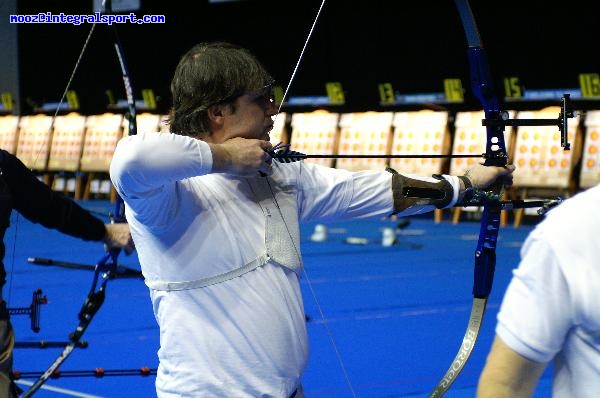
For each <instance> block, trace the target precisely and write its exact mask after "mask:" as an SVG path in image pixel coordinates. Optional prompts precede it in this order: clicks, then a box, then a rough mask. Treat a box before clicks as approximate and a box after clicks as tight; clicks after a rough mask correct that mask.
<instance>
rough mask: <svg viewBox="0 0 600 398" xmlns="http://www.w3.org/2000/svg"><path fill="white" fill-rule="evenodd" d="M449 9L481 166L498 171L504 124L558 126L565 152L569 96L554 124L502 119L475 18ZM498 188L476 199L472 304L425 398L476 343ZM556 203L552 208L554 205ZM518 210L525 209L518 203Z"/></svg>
mask: <svg viewBox="0 0 600 398" xmlns="http://www.w3.org/2000/svg"><path fill="white" fill-rule="evenodd" d="M455 5H456V7H457V9H458V12H459V14H460V17H461V21H462V24H463V28H464V31H465V35H466V38H467V44H468V52H467V55H468V61H469V67H470V74H471V87H472V90H473V93H474V95H475V97H476V98H477V99H478V100H479V101H480V102H481V105H482V107H483V110H484V113H485V119H484V120H483V121H482V125H483V126H485V127H486V134H487V137H486V148H485V154H486V155H487V156H486V157H485V161H484V163H483V164H484V166H500V167H504V166H506V164H507V161H508V156H507V151H506V144H505V142H504V128H505V127H506V126H508V125H512V126H525V125H553V124H556V125H558V127H559V129H560V131H561V145H562V146H563V147H564V148H565V150H568V149H569V143H568V140H567V131H568V126H567V123H568V122H567V119H568V118H569V117H573V112H572V111H570V110H569V109H568V105H569V104H568V102H569V96H568V95H567V94H565V96H564V97H563V98H562V101H563V107H562V112H561V114H560V116H559V118H558V119H557V120H551V121H548V120H543V121H542V120H540V121H538V122H537V123H536V122H535V121H532V120H513V121H509V120H508V114H507V113H506V112H503V111H501V110H500V107H499V99H498V96H497V95H496V92H495V91H494V87H493V81H492V76H491V73H490V68H489V63H488V60H487V55H486V52H485V49H484V47H483V44H482V41H481V37H480V35H479V31H478V29H477V25H476V23H475V18H474V16H473V12H472V11H471V7H470V5H469V2H468V0H455ZM501 195H502V186H501V185H500V184H495V186H494V187H492V190H491V192H487V193H485V195H483V196H482V197H480V198H478V200H479V201H480V202H481V203H482V204H483V212H482V216H481V227H480V230H479V239H478V241H477V248H476V250H475V267H474V278H473V305H472V308H471V314H470V317H469V323H468V326H467V330H466V332H465V335H464V338H463V341H462V344H461V346H460V348H459V350H458V353H457V354H456V356H455V358H454V360H453V361H452V364H451V365H450V367H449V368H448V370H447V371H446V374H445V375H444V376H443V377H442V379H441V380H440V382H439V383H438V384H437V386H436V387H435V388H434V389H433V391H432V392H431V393H430V395H429V397H430V398H433V397H441V396H443V395H444V394H445V393H446V391H447V390H448V389H449V388H450V386H451V385H452V383H453V382H454V381H455V380H456V378H457V377H458V375H459V373H460V372H461V371H462V369H463V367H464V365H465V364H466V362H467V360H468V359H469V357H470V355H471V352H472V350H473V348H474V346H475V343H476V341H477V337H478V335H479V330H480V328H481V323H482V320H483V316H484V313H485V308H486V304H487V299H488V296H489V294H490V292H491V289H492V284H493V280H494V271H495V267H496V243H497V241H498V232H499V228H500V212H501V210H502V209H503V206H502V201H500V200H499V199H500V196H501ZM558 203H559V202H556V203H555V204H558ZM522 205H523V206H527V203H526V202H523V204H522ZM547 208H548V204H544V206H543V207H542V211H544V210H547Z"/></svg>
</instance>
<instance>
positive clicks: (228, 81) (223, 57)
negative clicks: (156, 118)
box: [169, 42, 272, 137]
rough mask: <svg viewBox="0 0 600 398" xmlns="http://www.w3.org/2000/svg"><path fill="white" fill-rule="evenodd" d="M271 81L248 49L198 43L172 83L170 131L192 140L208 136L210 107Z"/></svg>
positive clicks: (183, 58) (182, 63)
mask: <svg viewBox="0 0 600 398" xmlns="http://www.w3.org/2000/svg"><path fill="white" fill-rule="evenodd" d="M270 81H272V78H271V76H270V75H269V73H268V72H267V70H266V69H265V67H264V66H263V65H262V64H261V62H260V61H259V60H258V59H257V58H256V57H255V56H254V55H253V54H252V53H250V51H248V50H247V49H244V48H241V47H238V46H236V45H234V44H231V43H226V42H212V43H200V44H197V45H195V46H194V47H192V48H191V49H190V50H189V51H188V52H187V53H186V54H185V55H184V56H183V57H182V58H181V60H180V61H179V64H178V65H177V68H176V69H175V74H174V76H173V80H172V81H171V95H172V97H173V107H172V108H171V112H170V115H169V124H170V127H169V130H170V131H171V132H172V133H175V134H181V135H188V136H192V137H198V136H202V135H204V134H207V133H209V131H208V116H207V110H208V108H209V107H210V106H212V105H215V104H219V103H227V102H232V101H234V100H235V99H236V98H237V97H239V96H241V95H243V94H244V93H247V92H252V91H254V90H257V89H259V88H261V87H263V86H265V85H266V84H268V83H269V82H270Z"/></svg>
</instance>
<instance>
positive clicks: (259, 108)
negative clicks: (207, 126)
mask: <svg viewBox="0 0 600 398" xmlns="http://www.w3.org/2000/svg"><path fill="white" fill-rule="evenodd" d="M222 112H223V113H222V117H223V119H222V124H221V125H220V126H219V128H217V129H216V130H215V131H213V132H212V134H211V141H212V142H213V143H217V144H218V143H221V142H223V141H226V140H228V139H231V138H235V137H242V138H251V139H259V140H264V141H269V140H270V137H269V132H270V131H271V129H272V128H273V119H272V117H273V116H275V115H276V114H277V106H276V104H275V101H274V99H273V94H272V86H271V85H269V86H265V87H263V88H262V89H260V90H257V91H254V92H251V93H246V94H244V95H241V96H239V97H238V98H236V99H235V101H234V102H233V104H232V105H225V106H223V110H222Z"/></svg>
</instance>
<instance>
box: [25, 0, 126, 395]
mask: <svg viewBox="0 0 600 398" xmlns="http://www.w3.org/2000/svg"><path fill="white" fill-rule="evenodd" d="M102 7H103V8H105V9H106V10H107V12H109V13H110V0H104V1H103V3H102ZM95 25H96V22H94V24H93V25H92V28H91V29H90V33H89V35H88V37H87V39H86V41H85V44H84V47H83V48H82V50H81V52H80V55H79V58H78V60H77V63H76V65H75V67H74V69H73V72H72V73H71V77H70V79H69V81H68V83H67V87H66V88H65V90H64V93H66V92H67V91H68V89H69V86H70V84H71V81H72V80H73V77H74V76H75V72H76V70H77V69H78V67H79V62H80V61H81V58H82V56H83V53H84V52H85V49H86V47H87V44H88V42H89V40H90V38H91V36H92V32H93V31H94V28H95ZM109 27H110V29H112V30H113V33H114V47H115V51H116V53H117V57H118V59H119V64H120V66H121V72H122V75H123V83H124V86H125V93H126V96H127V105H128V115H127V116H128V119H129V135H134V134H136V133H137V125H136V109H135V99H134V96H133V89H132V85H131V79H130V77H129V71H128V68H127V64H126V62H125V56H124V52H123V47H122V45H121V42H120V40H119V36H118V34H117V29H116V26H115V25H114V24H113V25H109ZM64 97H65V94H63V97H62V99H61V102H62V101H63V100H64ZM59 109H60V103H59ZM59 109H57V111H56V114H58V111H59ZM56 114H55V117H56ZM111 222H113V223H115V222H126V219H125V205H124V202H123V199H122V198H121V197H120V196H119V195H118V194H117V198H116V201H115V210H114V213H113V214H111ZM120 253H121V249H120V248H107V252H106V253H105V254H104V256H103V257H102V258H101V259H100V261H98V263H97V264H96V268H95V270H94V276H93V281H92V286H91V288H90V291H89V293H88V296H87V297H86V300H85V302H84V304H83V305H82V307H81V310H80V311H79V315H78V318H79V324H78V325H77V327H76V329H75V330H74V331H73V332H72V333H71V334H70V335H69V342H68V343H67V345H66V346H65V348H64V349H63V350H62V352H61V353H60V354H59V356H58V357H57V358H56V359H55V361H54V362H53V363H52V364H51V365H50V366H49V367H48V369H47V370H46V371H45V372H43V373H42V374H41V375H40V376H39V378H38V379H37V380H36V381H35V382H34V383H33V384H32V385H31V386H30V387H29V389H27V391H25V392H24V393H23V394H22V395H21V398H27V397H31V396H32V395H33V394H35V392H36V391H38V390H39V389H40V388H41V387H42V386H43V385H44V383H46V381H47V380H48V379H49V378H50V377H52V375H53V374H54V372H55V371H56V370H57V369H58V368H59V367H60V366H61V365H62V363H63V362H64V361H65V360H66V359H67V358H68V356H69V355H70V354H71V352H73V350H74V349H75V348H76V347H78V346H79V344H80V340H81V338H82V336H83V334H84V333H85V331H86V330H87V327H88V326H89V324H90V323H91V321H92V319H93V317H94V315H95V314H96V312H97V311H98V310H99V309H100V307H101V306H102V304H103V302H104V298H105V292H106V285H107V282H108V280H109V279H110V278H111V276H112V274H113V273H115V272H116V270H117V264H118V256H119V254H120Z"/></svg>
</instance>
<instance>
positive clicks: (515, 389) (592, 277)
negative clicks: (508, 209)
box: [477, 185, 600, 398]
mask: <svg viewBox="0 0 600 398" xmlns="http://www.w3.org/2000/svg"><path fill="white" fill-rule="evenodd" d="M599 204H600V185H597V186H595V187H593V188H588V189H587V190H586V191H584V192H581V193H578V194H577V195H575V196H573V197H571V198H569V199H567V200H565V201H564V202H563V203H561V204H560V205H559V206H557V207H555V208H554V209H552V210H551V211H550V212H549V213H548V215H547V216H546V218H545V219H544V220H543V221H542V222H541V223H540V224H538V225H537V226H536V228H535V229H534V230H533V231H532V232H531V233H530V235H529V236H528V237H527V239H526V241H525V244H524V246H523V248H522V250H521V262H520V264H519V266H518V268H517V269H516V270H515V271H513V278H512V280H511V282H510V284H509V286H508V288H507V290H506V293H505V295H504V298H503V301H502V305H501V307H500V311H499V313H498V322H497V325H496V337H495V339H494V342H493V344H492V349H491V351H490V353H489V355H488V359H487V362H486V365H485V368H484V369H483V372H482V374H481V377H480V380H479V385H478V389H477V397H479V398H491V397H494V398H500V397H511V398H515V397H517V398H518V397H531V396H532V394H533V392H534V390H535V388H536V386H537V385H538V382H539V378H540V376H541V374H542V372H543V371H544V369H545V368H546V366H547V364H548V363H550V362H552V363H553V373H552V378H553V382H552V396H553V397H554V398H563V397H564V398H566V397H577V398H595V397H598V395H599V394H600V305H598V296H599V293H600V256H599V255H598V248H600V234H599V233H598V227H599V226H600V206H599Z"/></svg>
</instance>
